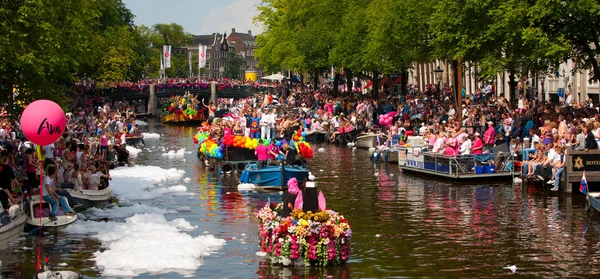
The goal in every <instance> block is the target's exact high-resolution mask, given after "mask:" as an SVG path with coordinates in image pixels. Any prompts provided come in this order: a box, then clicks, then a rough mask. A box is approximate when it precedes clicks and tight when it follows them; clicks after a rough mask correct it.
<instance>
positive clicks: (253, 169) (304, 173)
mask: <svg viewBox="0 0 600 279" xmlns="http://www.w3.org/2000/svg"><path fill="white" fill-rule="evenodd" d="M309 172H310V171H309V170H308V169H306V168H304V167H300V166H293V167H291V166H286V165H285V164H282V165H279V166H267V167H264V168H258V166H257V165H256V164H248V165H247V166H246V168H245V169H244V170H243V171H242V174H241V175H240V183H249V184H254V185H256V186H257V187H262V188H268V189H271V188H273V189H283V188H285V185H287V181H289V180H290V179H292V178H295V179H296V180H297V181H298V182H299V183H303V182H304V181H305V180H306V179H307V177H308V173H309Z"/></svg>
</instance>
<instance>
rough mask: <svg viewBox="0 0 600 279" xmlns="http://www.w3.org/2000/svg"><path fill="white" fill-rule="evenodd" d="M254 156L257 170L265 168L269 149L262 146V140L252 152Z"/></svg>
mask: <svg viewBox="0 0 600 279" xmlns="http://www.w3.org/2000/svg"><path fill="white" fill-rule="evenodd" d="M254 154H256V157H257V158H258V163H257V166H258V168H259V169H262V168H264V167H266V166H267V161H268V160H269V148H268V147H267V146H265V145H264V144H263V140H262V139H259V140H258V146H256V149H255V150H254Z"/></svg>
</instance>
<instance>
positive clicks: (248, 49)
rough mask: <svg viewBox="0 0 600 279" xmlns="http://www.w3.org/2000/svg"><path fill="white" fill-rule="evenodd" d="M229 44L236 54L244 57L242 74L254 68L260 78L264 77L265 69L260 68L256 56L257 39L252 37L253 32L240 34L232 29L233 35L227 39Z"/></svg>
mask: <svg viewBox="0 0 600 279" xmlns="http://www.w3.org/2000/svg"><path fill="white" fill-rule="evenodd" d="M227 42H229V43H230V44H231V45H232V47H233V48H234V49H235V53H237V54H238V55H240V56H242V57H243V59H244V62H243V63H242V65H241V66H240V67H241V69H240V72H241V73H244V72H246V70H247V69H249V68H252V67H254V68H255V69H256V71H257V72H258V76H259V77H261V76H263V75H264V73H263V68H259V67H258V66H257V65H258V60H257V59H256V58H255V56H254V50H255V49H256V43H255V38H254V36H253V35H252V31H250V30H248V33H239V32H236V31H235V28H232V29H231V33H230V34H229V36H228V37H227Z"/></svg>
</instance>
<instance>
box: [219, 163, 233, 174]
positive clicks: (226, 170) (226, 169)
mask: <svg viewBox="0 0 600 279" xmlns="http://www.w3.org/2000/svg"><path fill="white" fill-rule="evenodd" d="M221 171H223V173H231V172H232V171H233V165H232V164H231V163H225V164H223V166H221Z"/></svg>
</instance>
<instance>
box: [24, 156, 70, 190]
mask: <svg viewBox="0 0 600 279" xmlns="http://www.w3.org/2000/svg"><path fill="white" fill-rule="evenodd" d="M64 153H69V152H63V154H64ZM33 156H34V155H33V148H27V150H25V173H26V174H27V184H26V186H25V189H23V191H27V193H28V194H31V189H35V188H36V187H38V185H39V180H38V178H37V175H36V170H37V164H36V162H35V158H34V157H33Z"/></svg>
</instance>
